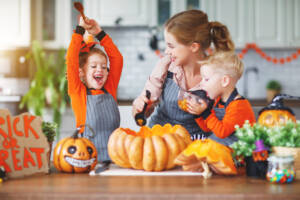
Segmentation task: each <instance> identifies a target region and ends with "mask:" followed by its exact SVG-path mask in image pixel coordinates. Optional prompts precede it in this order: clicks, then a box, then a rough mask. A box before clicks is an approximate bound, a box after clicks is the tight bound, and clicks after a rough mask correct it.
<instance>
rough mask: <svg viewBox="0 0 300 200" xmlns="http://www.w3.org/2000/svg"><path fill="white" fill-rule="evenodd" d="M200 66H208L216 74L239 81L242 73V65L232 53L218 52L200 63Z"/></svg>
mask: <svg viewBox="0 0 300 200" xmlns="http://www.w3.org/2000/svg"><path fill="white" fill-rule="evenodd" d="M200 64H201V65H209V66H210V67H213V69H214V70H216V72H220V73H223V74H226V75H229V76H231V77H233V78H236V79H237V80H239V79H240V78H241V76H242V74H243V72H244V64H243V62H242V61H241V59H240V58H239V57H238V56H237V55H236V54H235V53H234V51H219V52H216V53H214V54H213V55H211V56H209V57H208V58H207V59H206V60H204V61H200Z"/></svg>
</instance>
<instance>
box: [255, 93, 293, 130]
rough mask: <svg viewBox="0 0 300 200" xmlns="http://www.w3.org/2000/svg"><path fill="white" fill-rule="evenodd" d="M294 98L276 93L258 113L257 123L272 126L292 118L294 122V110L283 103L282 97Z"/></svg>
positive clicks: (284, 122)
mask: <svg viewBox="0 0 300 200" xmlns="http://www.w3.org/2000/svg"><path fill="white" fill-rule="evenodd" d="M285 98H296V97H293V96H290V95H285V94H280V95H277V96H276V97H275V98H274V99H273V100H272V102H271V104H270V105H268V106H267V107H264V108H263V109H262V110H260V111H259V113H258V120H257V121H258V123H259V124H261V125H264V126H267V127H274V126H279V125H283V124H286V122H287V121H289V120H292V121H293V122H296V117H295V114H294V112H293V111H292V110H291V109H290V108H288V107H285V106H284V105H283V99H285Z"/></svg>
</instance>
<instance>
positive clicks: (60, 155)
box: [53, 132, 97, 173]
mask: <svg viewBox="0 0 300 200" xmlns="http://www.w3.org/2000/svg"><path fill="white" fill-rule="evenodd" d="M78 134H79V133H78V132H75V134H74V135H73V136H72V137H68V138H64V139H62V140H60V141H59V142H58V143H57V145H56V146H55V149H54V152H53V161H54V166H55V168H56V169H58V170H59V171H61V172H69V173H74V172H76V173H77V172H79V173H80V172H89V171H90V170H92V169H94V167H95V166H96V164H97V150H96V148H95V146H94V144H93V143H92V142H91V141H90V140H88V139H87V138H79V137H78Z"/></svg>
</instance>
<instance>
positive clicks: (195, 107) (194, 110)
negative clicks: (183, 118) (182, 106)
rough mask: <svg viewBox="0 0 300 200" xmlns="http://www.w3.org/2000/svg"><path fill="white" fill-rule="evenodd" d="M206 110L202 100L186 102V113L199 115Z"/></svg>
mask: <svg viewBox="0 0 300 200" xmlns="http://www.w3.org/2000/svg"><path fill="white" fill-rule="evenodd" d="M206 108H207V104H206V102H205V101H204V100H202V99H200V100H199V102H196V101H195V100H193V99H188V100H187V111H188V112H189V113H190V114H193V115H200V114H201V113H202V112H203V111H204V110H205V109H206Z"/></svg>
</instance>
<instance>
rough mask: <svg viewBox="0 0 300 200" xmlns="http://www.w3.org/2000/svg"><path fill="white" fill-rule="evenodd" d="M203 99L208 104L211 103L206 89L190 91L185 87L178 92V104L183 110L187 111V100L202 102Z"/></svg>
mask: <svg viewBox="0 0 300 200" xmlns="http://www.w3.org/2000/svg"><path fill="white" fill-rule="evenodd" d="M201 100H203V101H204V102H205V103H206V104H207V105H208V104H209V103H210V100H209V99H208V97H207V94H206V92H205V91H204V90H197V91H193V92H189V91H186V90H184V89H180V90H179V92H178V106H179V108H180V109H181V110H184V111H187V101H192V102H194V103H198V104H201Z"/></svg>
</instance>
